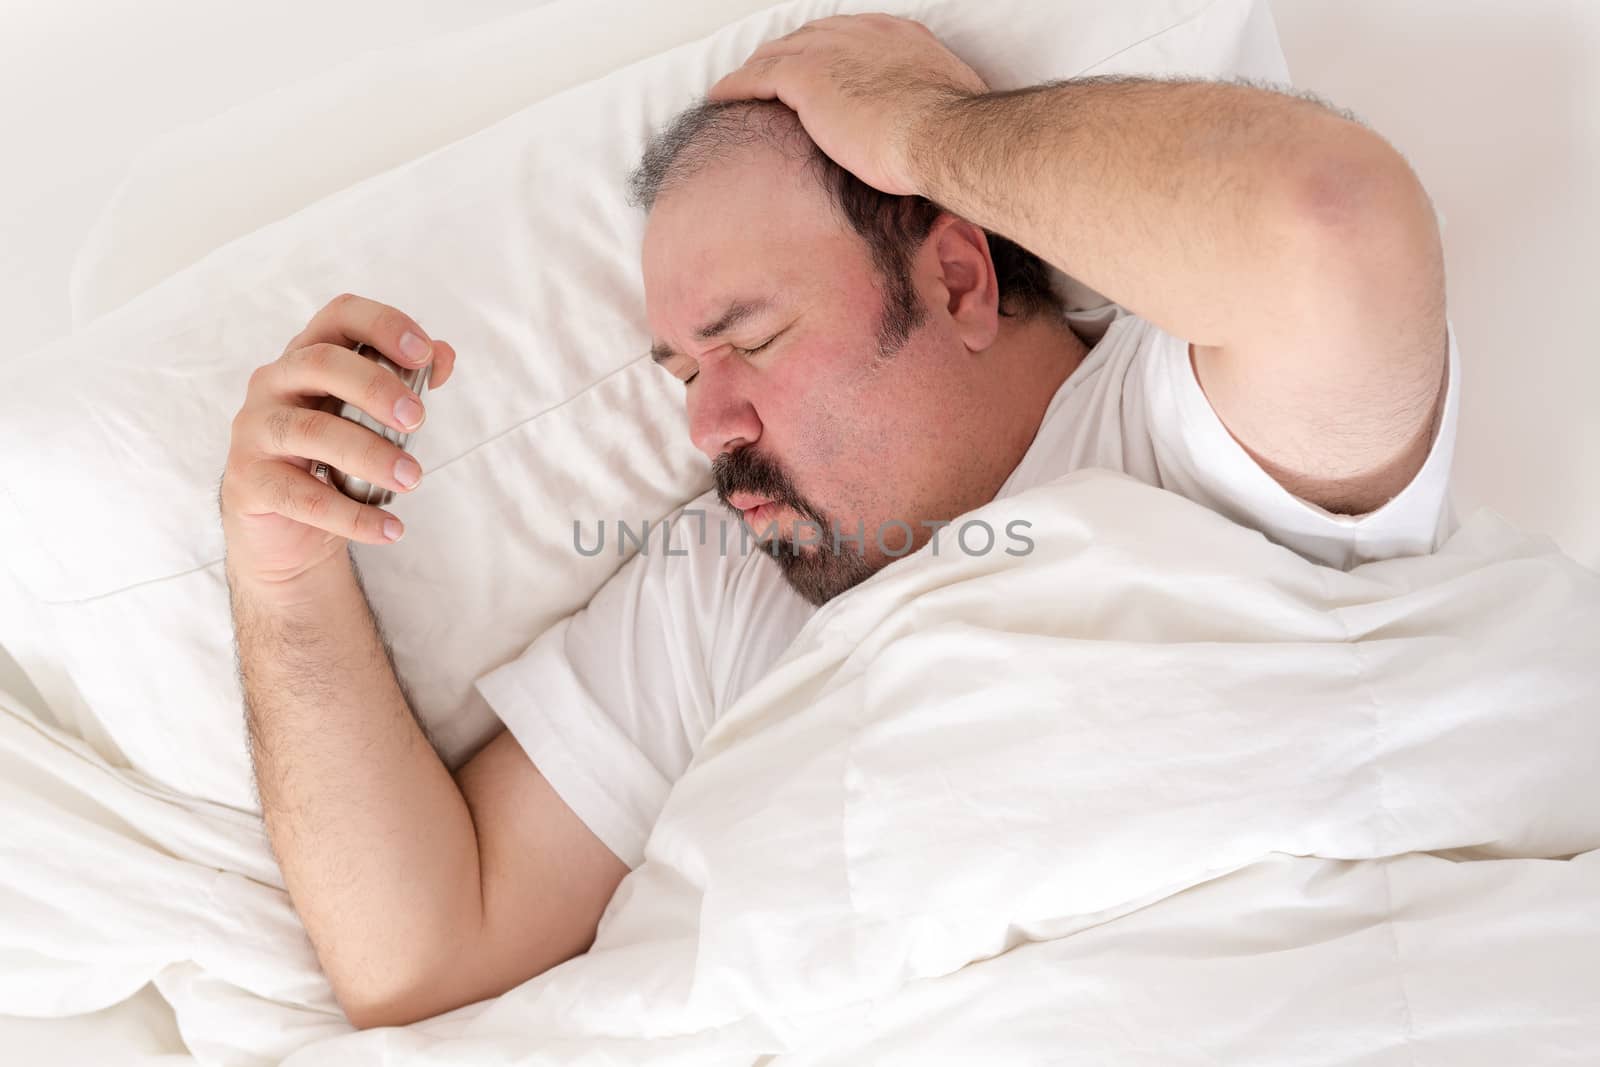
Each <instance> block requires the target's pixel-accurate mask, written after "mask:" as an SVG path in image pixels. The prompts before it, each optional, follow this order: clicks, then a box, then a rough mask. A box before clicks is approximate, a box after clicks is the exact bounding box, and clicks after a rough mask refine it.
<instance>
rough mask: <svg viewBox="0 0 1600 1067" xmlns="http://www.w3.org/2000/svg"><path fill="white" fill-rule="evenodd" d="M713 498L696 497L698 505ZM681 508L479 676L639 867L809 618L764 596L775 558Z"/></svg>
mask: <svg viewBox="0 0 1600 1067" xmlns="http://www.w3.org/2000/svg"><path fill="white" fill-rule="evenodd" d="M717 507H718V505H716V504H715V503H714V501H708V500H706V499H705V498H701V499H700V500H697V501H694V502H692V503H691V504H690V505H689V508H690V509H699V511H700V513H701V514H702V515H709V513H710V512H711V511H713V510H714V509H716V508H717ZM685 514H687V513H680V514H678V515H675V516H673V517H671V520H670V522H671V525H670V530H671V533H670V538H664V537H663V536H662V535H661V533H660V527H659V526H657V527H656V532H655V534H653V535H652V537H651V539H650V540H649V541H648V542H647V545H646V548H645V549H643V550H641V551H640V552H638V553H637V554H636V555H635V556H634V557H633V558H632V559H631V560H629V561H628V562H627V563H626V564H624V565H623V566H622V567H621V569H619V570H618V571H617V573H616V574H615V575H613V576H612V577H611V579H610V580H609V581H607V582H606V584H605V585H603V586H602V587H601V588H600V590H599V592H597V593H596V594H595V596H594V598H593V599H592V600H591V601H590V602H589V604H588V606H587V607H585V608H584V609H583V610H581V611H579V612H577V613H576V614H574V615H572V616H570V617H568V618H566V619H563V620H562V621H560V622H558V623H556V624H555V625H554V626H552V627H550V629H548V630H546V631H545V632H544V633H543V634H541V635H540V636H539V637H538V638H537V639H536V640H534V642H533V643H532V644H530V645H529V646H528V648H527V649H526V651H524V652H523V653H522V654H521V655H520V656H518V657H517V658H516V659H514V660H512V661H511V662H509V663H506V664H504V665H503V666H500V667H498V668H496V669H495V670H493V671H490V672H489V673H488V674H486V675H484V676H483V677H481V678H479V679H478V680H477V682H476V683H474V684H475V687H476V689H477V691H478V692H479V694H481V695H482V697H483V699H484V700H485V701H487V702H488V705H489V707H490V708H491V709H492V710H493V711H494V713H495V714H496V715H497V716H498V717H499V718H500V719H501V721H503V722H504V723H505V726H506V729H507V730H509V731H510V732H511V734H512V736H513V737H515V738H516V740H517V742H518V743H519V744H520V745H521V746H522V748H523V750H524V751H525V752H526V753H527V755H528V757H529V759H531V760H532V761H533V763H534V765H535V766H536V767H538V769H539V772H540V773H541V774H542V775H544V777H545V779H546V780H547V781H548V782H549V783H550V786H551V788H553V789H554V790H555V791H556V793H557V794H559V795H560V796H561V799H562V800H563V801H564V802H565V803H566V804H567V806H568V807H570V808H571V809H572V810H573V812H574V813H575V814H576V815H577V816H578V818H579V819H581V820H582V821H583V823H584V824H585V825H586V826H588V828H589V829H590V831H592V832H593V833H594V835H595V836H596V837H598V838H599V839H600V840H601V841H602V842H603V843H604V844H605V845H606V847H607V848H609V849H611V851H612V852H613V853H615V854H616V856H617V858H618V859H620V860H622V861H623V862H624V863H626V864H627V865H628V866H629V867H630V868H634V867H637V866H639V864H640V863H642V862H643V860H644V848H645V842H646V840H647V839H648V838H649V836H650V831H651V829H652V828H653V827H654V826H655V823H656V820H657V818H658V817H659V816H660V814H661V809H662V807H663V806H664V805H665V803H666V799H667V794H668V792H669V791H670V790H671V788H672V784H673V783H674V782H675V781H677V779H678V778H679V777H681V776H682V775H683V773H684V771H685V770H686V769H687V768H688V766H689V763H690V761H691V760H692V759H693V758H694V754H695V752H696V751H697V750H698V748H699V746H700V742H701V740H702V739H703V738H704V736H705V734H706V732H707V731H708V730H709V729H710V727H711V726H712V725H713V724H714V723H715V721H716V718H717V716H718V714H719V713H720V712H721V710H722V709H724V708H725V707H726V706H727V705H728V704H729V703H730V702H731V701H732V700H733V699H735V698H736V697H737V696H738V695H739V693H740V692H741V691H742V689H743V688H744V687H746V686H747V685H748V684H750V682H751V681H753V679H754V677H756V676H757V675H758V674H759V672H760V670H762V669H763V668H764V667H765V665H767V664H768V663H770V662H771V661H772V660H774V659H776V658H777V656H778V655H779V654H780V653H781V652H782V650H783V648H784V647H786V645H787V642H788V640H789V639H790V638H791V637H792V636H793V633H794V632H795V631H797V630H798V628H799V624H800V622H802V621H803V619H801V618H800V617H799V616H797V615H796V614H795V613H794V612H793V611H792V610H782V609H783V608H785V607H786V605H787V603H788V602H787V601H785V600H783V599H782V597H781V595H780V596H778V597H776V599H777V600H778V605H777V606H778V608H779V609H780V610H777V611H772V610H768V611H765V612H762V611H761V610H760V609H761V607H762V606H763V605H764V604H765V605H766V606H767V607H768V608H771V606H772V604H771V602H772V601H773V600H774V599H775V597H774V595H773V593H774V591H773V590H771V589H770V588H769V586H768V585H767V584H766V583H767V582H769V581H770V578H771V576H772V575H776V574H777V569H776V567H774V566H773V565H772V564H771V562H770V561H767V560H761V559H753V558H751V557H750V556H749V555H748V554H745V555H740V554H738V553H737V552H735V551H731V550H728V546H727V538H723V543H722V545H720V546H719V544H718V541H717V538H716V536H715V532H713V534H712V536H711V537H710V538H706V537H704V536H701V537H696V536H695V530H696V527H697V526H699V524H697V523H696V522H695V520H694V519H693V518H685V517H684V515H685ZM701 521H702V522H703V521H705V520H703V519H702V520H701ZM712 521H715V519H714V517H713V518H712ZM700 529H702V530H703V529H704V527H703V526H700ZM669 546H670V552H669V551H668V549H669ZM603 550H605V551H615V548H614V546H613V544H612V543H610V542H608V543H606V544H605V546H604V549H603ZM768 572H770V575H769V573H768ZM776 592H777V593H778V594H781V593H782V591H781V590H778V591H776Z"/></svg>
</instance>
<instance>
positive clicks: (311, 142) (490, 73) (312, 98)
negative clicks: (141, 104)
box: [70, 0, 777, 330]
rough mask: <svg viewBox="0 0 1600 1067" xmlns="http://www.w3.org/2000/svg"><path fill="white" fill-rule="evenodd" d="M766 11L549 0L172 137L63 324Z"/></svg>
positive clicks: (96, 235) (95, 259) (76, 278)
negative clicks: (359, 185)
mask: <svg viewBox="0 0 1600 1067" xmlns="http://www.w3.org/2000/svg"><path fill="white" fill-rule="evenodd" d="M776 2H777V0H696V2H695V3H693V4H662V3H659V2H657V0H604V2H598V0H558V2H554V3H547V4H545V5H544V6H542V7H538V8H535V9H534V10H531V11H522V12H518V13H517V14H515V15H508V16H505V17H503V18H500V19H496V20H494V21H492V22H489V23H486V24H483V25H478V26H473V27H470V28H468V29H464V30H460V31H457V32H455V33H450V34H445V35H442V36H439V37H435V38H432V39H429V40H424V41H417V42H412V43H408V44H405V45H401V46H397V47H394V48H387V49H381V50H376V51H371V52H364V53H361V54H358V55H354V56H352V57H351V58H350V60H349V61H348V62H347V63H345V64H344V65H342V66H339V67H336V68H334V69H332V70H329V71H327V72H325V73H323V74H322V75H320V76H318V77H315V78H310V79H306V80H304V81H301V82H297V83H295V84H293V85H290V86H287V87H285V88H283V89H281V90H279V91H277V92H273V93H269V94H266V95H265V96H262V97H260V98H258V99H255V100H252V101H250V102H248V103H246V104H243V105H240V106H239V107H236V108H233V109H231V110H229V111H227V112H224V113H223V114H220V115H217V116H215V117H213V118H210V119H207V120H206V121H204V122H198V123H193V124H190V125H188V126H184V127H181V128H180V129H177V130H175V131H173V132H172V133H171V134H168V135H167V136H165V137H161V138H159V139H157V140H156V141H155V142H153V143H152V144H150V145H148V146H147V147H145V148H144V149H143V150H142V151H140V153H139V154H138V156H136V157H135V158H134V160H133V163H132V164H131V165H130V166H129V169H128V173H127V175H126V176H124V177H123V179H122V181H121V183H120V184H119V185H118V186H117V189H116V191H115V192H113V193H112V195H111V198H110V200H109V201H108V202H107V203H106V204H105V206H104V207H103V208H102V209H101V211H100V214H99V215H98V216H97V217H96V219H95V222H94V226H93V227H92V228H91V229H90V231H89V235H88V236H87V237H86V238H85V239H84V243H83V244H82V246H80V247H79V249H78V254H77V256H76V257H75V258H74V260H73V264H72V274H71V279H70V290H71V301H72V325H73V329H74V330H80V329H82V328H83V327H84V326H85V325H87V324H88V323H90V322H92V321H94V320H95V319H97V318H99V317H100V316H101V315H104V314H105V313H106V312H108V311H111V310H113V309H114V308H117V307H120V306H121V305H122V304H124V303H126V302H127V301H128V300H130V299H132V298H133V297H135V296H137V295H138V294H140V293H142V292H144V291H145V290H146V289H148V288H150V287H151V286H152V285H155V284H157V283H158V282H160V281H161V280H163V279H164V278H167V277H169V276H170V275H171V274H172V273H173V272H174V271H177V270H181V269H182V268H184V267H186V266H188V265H189V264H191V263H194V262H196V261H198V260H199V259H201V258H202V257H204V256H205V255H206V254H207V253H209V252H211V251H212V250H213V249H216V248H220V247H221V246H222V245H224V244H226V243H227V242H229V241H231V240H233V239H235V238H237V237H240V236H243V235H244V234H247V233H250V232H251V231H252V230H256V229H258V228H260V227H262V226H265V225H267V224H268V223H271V222H276V221H277V220H278V219H281V218H286V217H288V216H289V215H292V214H293V213H294V212H296V211H299V210H300V209H301V208H303V207H305V206H306V205H307V204H309V203H312V202H313V201H315V200H317V199H319V198H320V197H323V196H327V195H329V194H330V193H335V192H337V191H339V190H340V189H344V188H346V187H348V186H351V185H354V184H355V183H356V182H358V181H361V180H362V179H365V178H369V177H371V176H372V175H374V174H378V173H380V172H382V171H385V170H388V169H389V168H390V167H395V166H399V165H400V164H402V163H406V162H409V161H410V160H413V159H416V158H417V157H418V156H421V155H422V154H423V153H425V152H431V151H433V150H434V149H436V148H439V147H441V146H443V145H446V144H449V143H450V142H452V141H455V140H457V139H459V138H461V137H465V136H467V135H469V134H472V133H475V132H477V131H478V130H481V129H483V128H484V127H485V126H488V125H489V124H491V123H493V122H495V121H497V120H499V119H502V118H504V117H506V116H507V115H510V114H511V113H512V112H514V111H517V110H519V109H521V108H524V107H527V106H528V105H530V104H533V103H535V102H537V101H539V100H543V99H544V98H545V97H547V96H550V95H551V94H552V93H556V92H559V91H560V90H562V89H566V88H569V87H571V86H573V85H578V84H580V83H582V82H584V81H587V80H589V79H591V78H596V77H601V76H603V75H606V74H609V73H610V72H612V71H614V70H616V69H617V68H619V67H622V66H624V65H626V64H628V63H632V62H635V61H637V60H639V59H642V58H644V57H646V56H651V55H655V54H657V53H659V52H664V51H666V50H667V49H668V48H672V47H674V46H676V45H679V44H682V43H684V42H685V41H692V40H694V39H695V38H697V37H701V36H704V35H705V34H707V33H711V32H712V31H714V30H716V29H717V28H718V27H720V26H723V25H726V24H727V23H729V22H731V21H732V20H733V19H735V18H739V17H742V16H744V15H747V14H749V13H751V12H752V11H756V10H759V9H761V8H764V7H772V6H773V5H774V4H775V3H776ZM400 72H404V74H403V76H400ZM263 175H265V176H268V177H269V178H270V181H263V180H262V176H263ZM240 190H249V195H248V196H241V195H239V192H240Z"/></svg>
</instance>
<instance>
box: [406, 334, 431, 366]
mask: <svg viewBox="0 0 1600 1067" xmlns="http://www.w3.org/2000/svg"><path fill="white" fill-rule="evenodd" d="M432 351H433V346H432V345H430V344H429V343H428V342H426V341H424V340H423V339H422V338H420V337H418V336H417V335H416V334H414V333H403V334H401V335H400V354H401V355H403V356H405V357H406V358H407V359H410V360H415V361H416V362H418V363H421V362H422V361H423V360H425V359H427V358H428V353H430V352H432Z"/></svg>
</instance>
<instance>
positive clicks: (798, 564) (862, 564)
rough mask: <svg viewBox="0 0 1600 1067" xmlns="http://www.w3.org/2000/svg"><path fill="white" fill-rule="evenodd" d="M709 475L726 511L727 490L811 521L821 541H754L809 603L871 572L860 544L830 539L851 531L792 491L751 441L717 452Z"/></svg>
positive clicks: (778, 469) (873, 569)
mask: <svg viewBox="0 0 1600 1067" xmlns="http://www.w3.org/2000/svg"><path fill="white" fill-rule="evenodd" d="M711 476H712V478H713V480H714V481H715V482H716V487H717V499H718V500H720V501H722V505H723V507H726V508H728V509H729V510H730V511H732V510H734V508H733V505H732V504H729V503H728V497H729V496H731V495H732V494H734V493H740V492H743V493H754V494H755V495H757V496H762V497H766V498H767V499H769V500H771V501H772V502H773V503H775V504H781V505H784V506H786V507H788V508H789V509H791V510H792V511H794V512H795V514H797V515H799V516H800V517H801V518H802V519H804V520H806V521H809V522H812V523H815V524H816V528H817V529H819V530H820V531H821V542H822V543H821V544H809V543H808V544H806V545H803V546H797V545H796V544H795V542H793V541H786V540H784V539H783V538H781V537H776V536H775V537H772V538H769V539H768V540H766V541H763V542H761V543H760V547H761V550H762V551H763V552H765V553H766V554H767V555H769V556H771V557H772V559H773V561H774V562H776V563H777V564H778V567H779V569H781V570H782V571H783V577H784V579H785V580H786V581H787V582H788V583H789V586H790V588H792V589H793V590H794V591H795V592H796V593H799V594H800V595H801V596H802V597H804V598H805V599H806V600H808V601H809V602H811V603H812V604H815V605H817V606H818V607H821V606H822V605H823V604H826V603H827V602H828V601H830V600H832V599H833V598H834V597H836V596H838V595H839V594H840V593H843V592H844V591H845V590H847V589H851V588H853V587H855V586H857V585H860V584H861V583H862V582H864V581H866V580H867V579H868V578H870V577H872V575H873V574H875V573H876V572H877V570H878V568H877V567H875V566H873V565H872V564H871V563H870V562H868V560H867V558H866V555H865V554H864V552H863V546H861V545H858V544H856V543H855V542H854V541H846V540H844V539H843V538H842V537H841V538H840V540H839V542H838V543H837V545H836V543H835V541H834V534H835V532H838V533H840V534H853V533H854V532H855V531H854V530H844V529H841V528H840V527H838V526H837V525H836V524H835V523H834V522H833V520H832V519H830V518H829V517H828V515H827V513H826V512H824V511H823V510H822V509H821V508H818V507H815V506H813V505H812V504H811V503H810V502H809V501H807V500H806V499H805V498H804V497H802V496H801V495H800V494H799V493H798V492H796V490H795V488H794V483H793V482H791V481H790V480H789V476H788V475H787V474H785V473H784V471H783V468H781V467H779V466H778V465H777V464H776V463H773V462H771V461H770V460H767V459H765V458H763V457H762V456H760V455H759V454H757V453H756V451H755V448H754V447H752V446H748V445H747V446H745V447H744V448H741V449H739V450H738V451H735V452H724V453H722V454H721V455H719V456H718V457H717V458H716V459H715V460H714V461H713V462H712V464H711ZM734 513H735V514H739V513H738V512H737V511H734ZM741 521H743V520H742V517H741ZM755 532H756V533H758V534H759V533H761V532H762V531H760V530H757V531H755ZM797 532H798V531H797ZM808 540H809V539H808Z"/></svg>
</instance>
